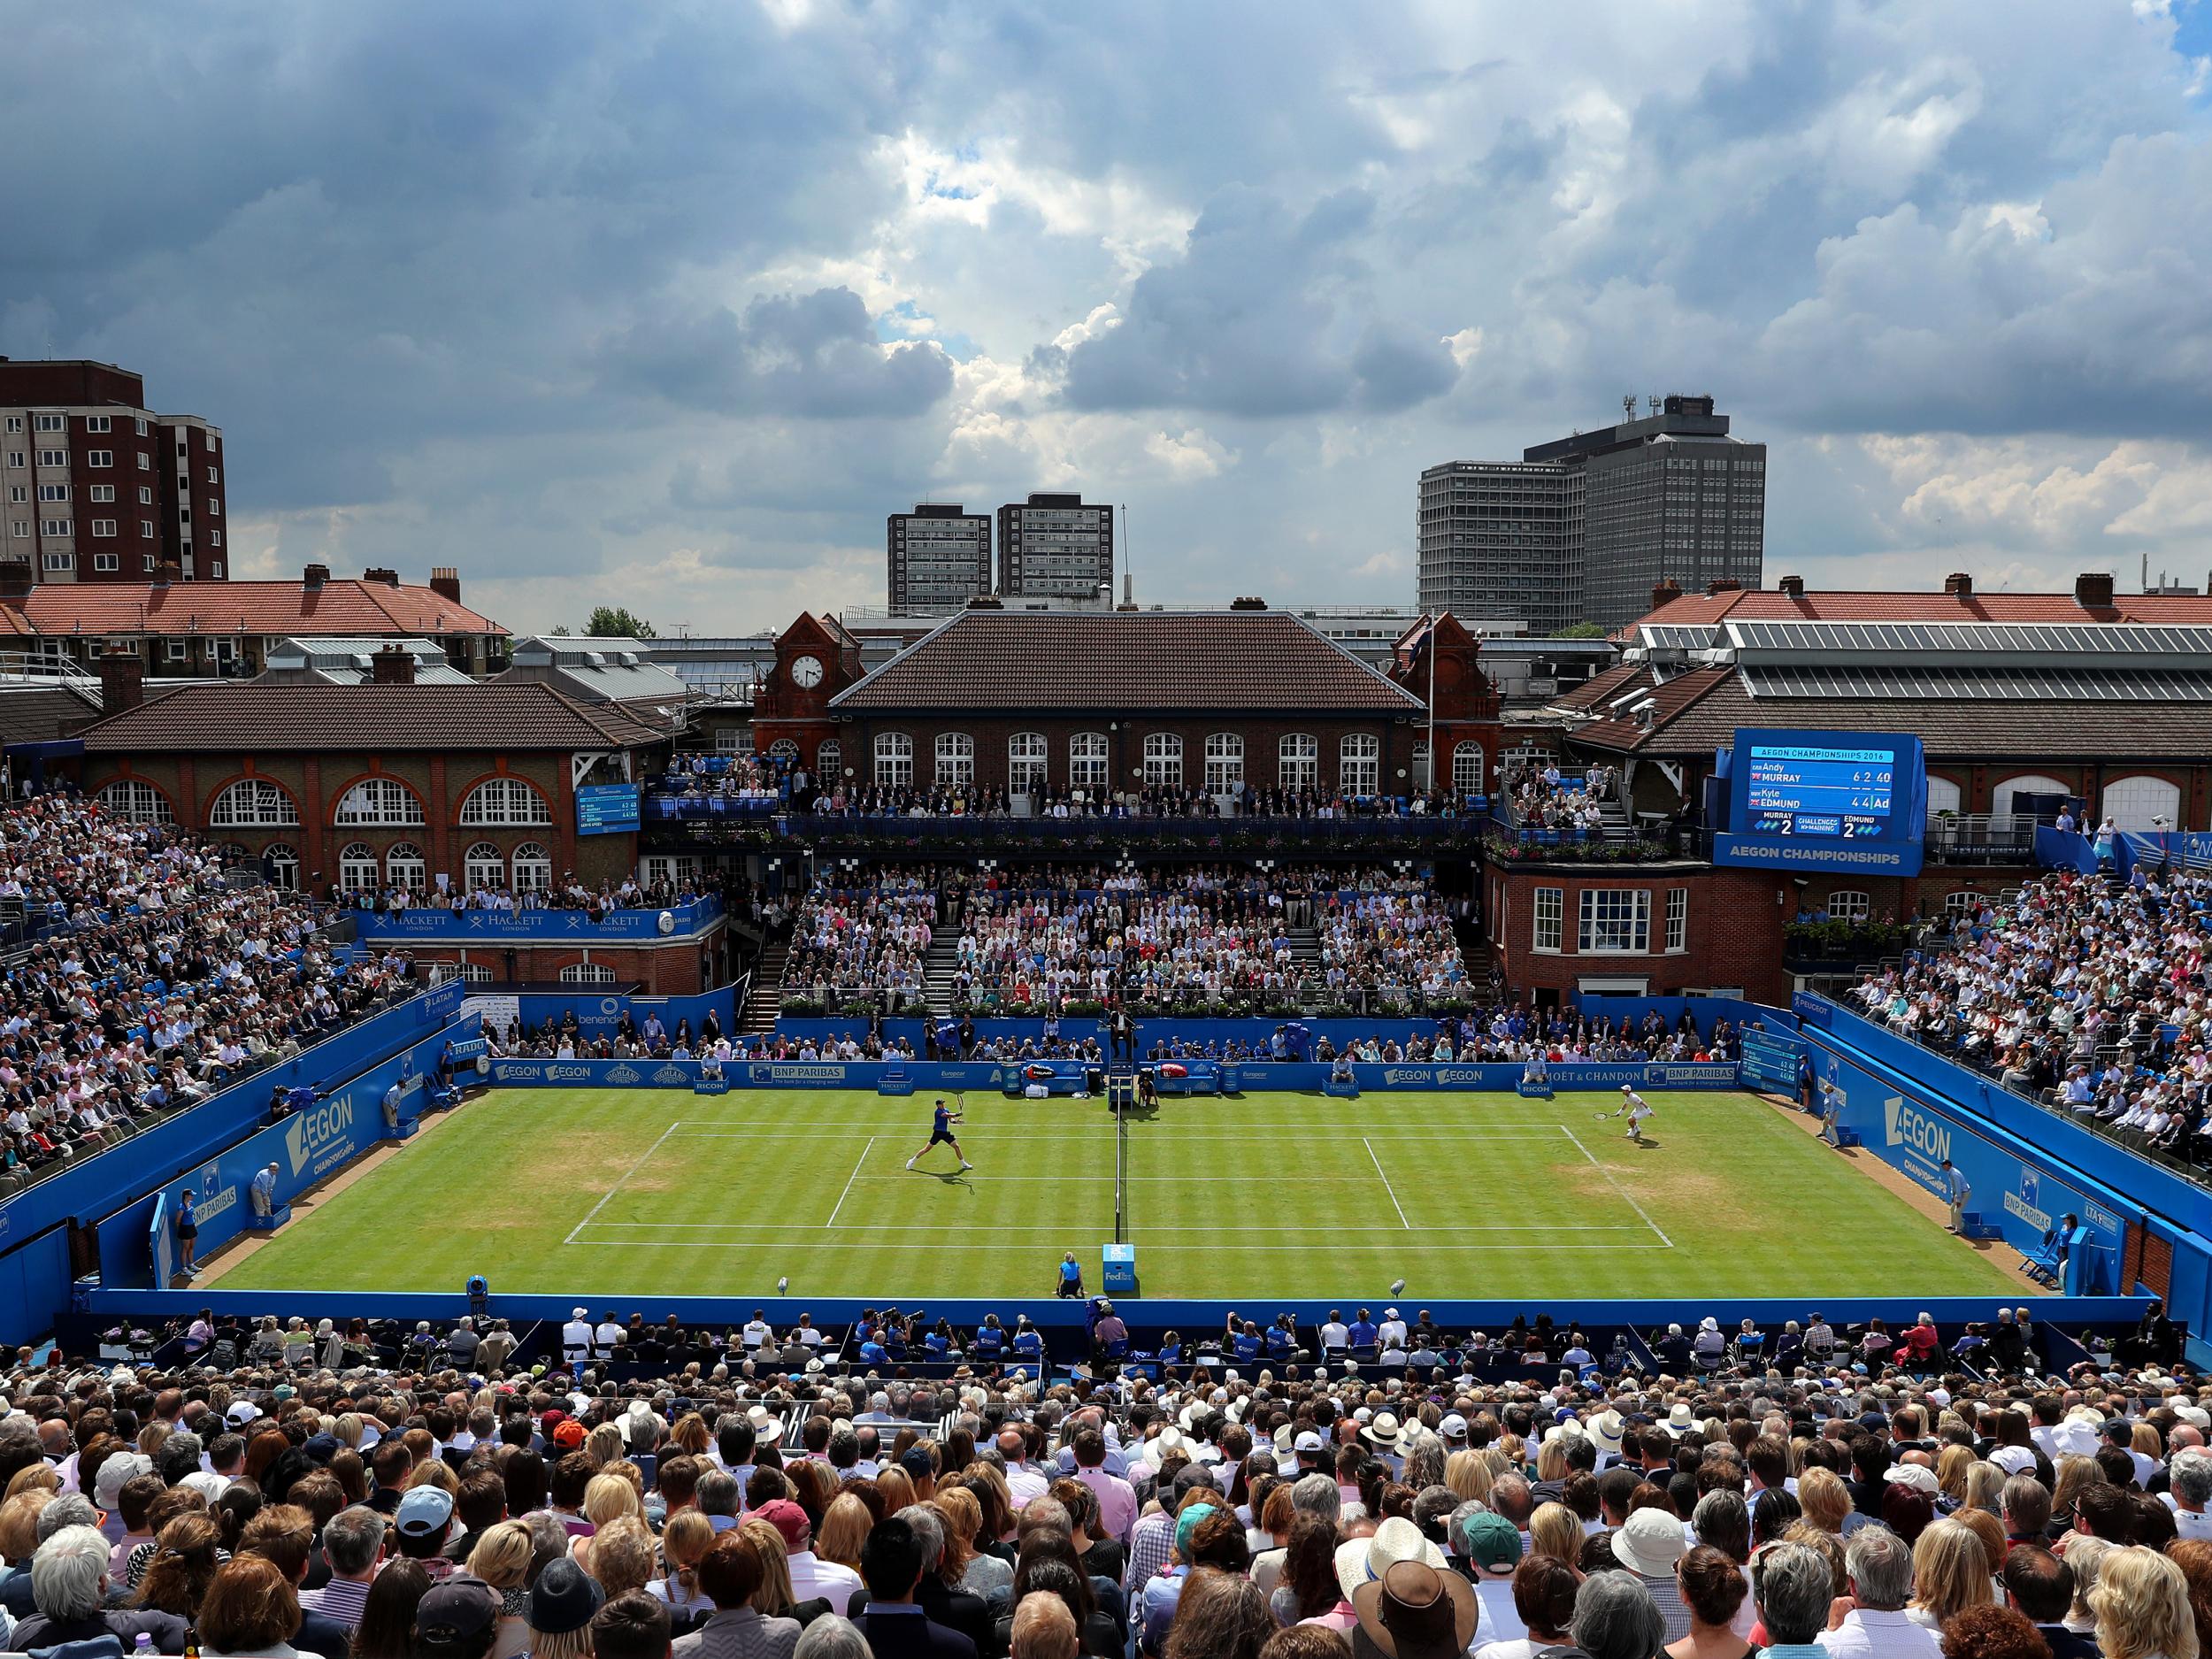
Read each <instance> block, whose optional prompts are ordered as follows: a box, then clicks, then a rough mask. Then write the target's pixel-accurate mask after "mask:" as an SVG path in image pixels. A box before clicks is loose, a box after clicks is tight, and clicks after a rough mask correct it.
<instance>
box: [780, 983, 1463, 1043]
mask: <svg viewBox="0 0 2212 1659" xmlns="http://www.w3.org/2000/svg"><path fill="white" fill-rule="evenodd" d="M1484 990H1485V993H1486V994H1485V995H1482V996H1478V995H1477V994H1476V990H1475V987H1472V986H1471V985H1466V984H1462V985H1460V986H1457V987H1454V988H1452V989H1449V990H1446V991H1441V992H1438V993H1435V994H1433V995H1431V994H1429V993H1426V992H1424V991H1422V990H1421V989H1420V987H1417V986H1391V987H1358V986H1332V985H1329V984H1326V983H1325V982H1324V981H1323V980H1320V979H1312V978H1309V979H1301V980H1297V981H1294V982H1293V983H1292V984H1289V985H1286V986H1269V987H1263V988H1260V989H1256V990H1243V991H1223V992H1219V993H1213V994H1209V993H1202V992H1192V993H1189V994H1187V995H1176V996H1167V997H1153V998H1147V997H1138V998H1135V999H1133V1001H1132V1002H1130V1005H1129V1008H1130V1012H1131V1013H1132V1014H1133V1015H1134V1016H1135V1017H1136V1018H1140V1019H1170V1018H1175V1019H1256V1018H1267V1019H1299V1018H1309V1019H1356V1018H1375V1019H1422V1018H1441V1017H1442V1016H1444V1015H1447V1014H1449V1015H1453V1016H1459V1015H1463V1014H1468V1013H1471V1012H1472V1011H1473V1010H1475V1009H1476V1008H1477V1007H1478V1006H1482V1007H1487V1006H1489V1005H1490V1003H1491V1002H1492V1001H1493V1000H1494V998H1493V997H1492V996H1491V995H1488V994H1487V993H1488V987H1487V985H1486V986H1485V987H1484ZM778 1007H779V1009H780V1012H781V1013H782V1014H783V1015H785V1016H786V1017H787V1018H794V1019H820V1018H855V1019H857V1018H866V1017H867V1016H868V1015H870V1014H872V1013H881V1014H883V1015H885V1016H886V1017H887V1018H905V1019H919V1018H927V1017H929V1016H930V1015H931V1014H932V1013H933V1010H932V1009H931V1007H930V1004H929V996H928V993H927V992H926V991H925V990H923V989H921V988H919V987H912V986H908V987H899V988H896V989H893V988H890V987H884V986H867V985H829V986H820V985H818V986H800V985H790V986H786V987H783V989H782V992H781V994H780V998H779V1002H778ZM949 1008H950V1010H951V1012H952V1016H953V1017H954V1018H957V1017H958V1016H960V1015H962V1014H972V1015H973V1016H975V1018H978V1019H984V1018H991V1019H1041V1018H1044V1016H1045V1013H1046V1010H1045V1007H1044V1005H1043V1004H1041V1003H1037V1002H1020V1001H1018V1000H1016V999H1015V998H1013V997H1011V996H1008V995H994V994H993V993H992V992H990V991H988V990H985V989H977V990H974V991H961V990H958V989H955V990H953V991H952V992H951V993H950V995H949ZM1105 1012H1106V1010H1105V1005H1104V1004H1103V1003H1102V1002H1099V1001H1097V1000H1096V999H1094V998H1089V997H1074V998H1071V999H1070V1000H1069V1001H1067V1002H1064V1003H1063V1004H1062V1006H1061V1009H1060V1013H1061V1016H1062V1018H1066V1019H1096V1018H1102V1017H1103V1016H1104V1014H1105ZM1071 1034H1072V1033H1071Z"/></svg>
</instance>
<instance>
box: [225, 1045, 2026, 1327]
mask: <svg viewBox="0 0 2212 1659" xmlns="http://www.w3.org/2000/svg"><path fill="white" fill-rule="evenodd" d="M1617 1100H1618V1096H1617V1095H1608V1094H1562V1095H1560V1096H1559V1097H1558V1098H1557V1099H1555V1100H1551V1101H1533V1100H1524V1099H1522V1098H1520V1097H1519V1096H1517V1095H1511V1094H1367V1095H1366V1096H1364V1097H1363V1098H1362V1099H1360V1100H1356V1101H1344V1100H1333V1099H1322V1098H1319V1097H1317V1096H1311V1095H1298V1094H1249V1095H1247V1096H1245V1097H1244V1098H1242V1099H1240V1100H1232V1101H1221V1100H1206V1101H1192V1102H1183V1101H1175V1100H1171V1101H1168V1102H1165V1103H1164V1106H1163V1108H1162V1109H1161V1110H1160V1112H1159V1114H1158V1116H1157V1117H1156V1118H1141V1119H1138V1120H1135V1121H1133V1123H1132V1124H1131V1125H1130V1128H1129V1148H1128V1170H1127V1180H1126V1183H1125V1192H1126V1194H1127V1205H1128V1212H1129V1217H1128V1218H1129V1231H1130V1237H1131V1239H1132V1240H1133V1241H1134V1243H1135V1244H1136V1247H1137V1267H1138V1272H1139V1278H1140V1282H1141V1287H1142V1290H1143V1293H1144V1294H1146V1295H1148V1296H1193V1297H1222V1296H1226V1297H1236V1298H1246V1297H1249V1298H1253V1299H1255V1300H1262V1299H1265V1298H1270V1297H1291V1296H1343V1297H1347V1298H1358V1299H1363V1300H1368V1301H1373V1300H1375V1299H1376V1298H1379V1297H1381V1296H1382V1295H1383V1294H1384V1287H1385V1286H1387V1285H1388V1284H1389V1283H1390V1282H1391V1281H1392V1280H1393V1279H1398V1278H1401V1277H1402V1278H1403V1279H1405V1280H1406V1289H1405V1293H1404V1294H1405V1296H1406V1297H1407V1298H1409V1299H1410V1300H1412V1301H1414V1302H1422V1301H1426V1300H1430V1299H1441V1298H1446V1297H1455V1296H1475V1297H1482V1296H1497V1297H1507V1298H1517V1297H1529V1298H1537V1297H1563V1296H1680V1295H1698V1294H1712V1295H1721V1294H1774V1295H1841V1294H1847V1293H1865V1294H1882V1293H1894V1294H1909V1295H1924V1296H1936V1295H1967V1294H1986V1293H1992V1292H1994V1293H1999V1294H2007V1295H2010V1296H2016V1295H2019V1294H2023V1292H2024V1290H2025V1289H2026V1286H2025V1285H2024V1281H2023V1280H2021V1279H2020V1278H2019V1276H2018V1275H2017V1274H2016V1273H2013V1272H2011V1271H2008V1269H2007V1268H2006V1267H2005V1266H2003V1265H2001V1263H2000V1261H1999V1259H1998V1257H1997V1256H1995V1255H1994V1254H1990V1255H1985V1254H1983V1253H1980V1252H1978V1251H1976V1250H1975V1249H1974V1248H1971V1247H1970V1246H1969V1245H1966V1244H1964V1243H1962V1242H1961V1241H1959V1240H1955V1239H1952V1238H1950V1237H1948V1236H1947V1234H1946V1233H1944V1231H1943V1229H1942V1227H1941V1225H1939V1223H1938V1222H1936V1221H1934V1220H1932V1219H1930V1218H1929V1217H1927V1216H1925V1215H1924V1214H1922V1213H1921V1212H1920V1211H1918V1210H1916V1209H1914V1208H1913V1207H1912V1206H1911V1205H1910V1204H1909V1203H1907V1202H1905V1201H1903V1200H1902V1199H1901V1198H1900V1197H1898V1196H1896V1195H1895V1194H1893V1193H1891V1192H1889V1191H1888V1190H1886V1188H1885V1187H1883V1186H1881V1185H1880V1184H1879V1183H1878V1182H1877V1181H1876V1180H1874V1179H1870V1178H1869V1177H1868V1176H1866V1175H1864V1174H1863V1173H1861V1172H1860V1169H1859V1167H1857V1166H1855V1165H1854V1164H1852V1163H1851V1162H1849V1161H1847V1160H1845V1159H1843V1158H1839V1156H1837V1155H1836V1154H1834V1153H1832V1152H1831V1151H1829V1150H1828V1149H1827V1148H1824V1147H1823V1146H1822V1145H1821V1144H1820V1143H1819V1142H1818V1141H1816V1140H1814V1139H1813V1138H1812V1137H1810V1136H1809V1135H1806V1134H1804V1133H1801V1131H1800V1130H1799V1129H1797V1128H1796V1127H1795V1126H1794V1125H1792V1124H1790V1123H1788V1122H1786V1121H1785V1120H1784V1119H1783V1118H1781V1117H1780V1116H1779V1115H1778V1114H1777V1113H1776V1112H1775V1110H1773V1109H1772V1108H1771V1107H1770V1106H1768V1105H1766V1104H1764V1103H1763V1102H1759V1101H1757V1100H1755V1099H1754V1098H1752V1097H1750V1096H1747V1095H1743V1094H1689V1093H1682V1094H1654V1096H1653V1102H1654V1104H1655V1106H1656V1107H1657V1109H1658V1116H1657V1118H1655V1120H1654V1121H1653V1123H1652V1124H1651V1125H1649V1126H1648V1127H1647V1130H1646V1135H1647V1141H1648V1142H1649V1144H1647V1145H1646V1146H1644V1147H1642V1148H1637V1147H1633V1146H1631V1145H1630V1144H1629V1143H1628V1142H1627V1141H1625V1140H1624V1139H1623V1138H1622V1134H1621V1125H1619V1124H1617V1123H1601V1122H1598V1121H1595V1114H1596V1113H1597V1112H1598V1111H1601V1110H1609V1109H1610V1107H1611V1105H1613V1104H1614V1103H1616V1102H1617ZM930 1104H931V1097H930V1096H929V1095H926V1094H921V1095H916V1096H914V1097H912V1098H910V1099H906V1100H895V1099H883V1098H880V1097H879V1096H877V1095H875V1094H857V1093H846V1092H826V1091H818V1090H788V1091H786V1090H776V1091H770V1090H745V1091H733V1092H732V1093H730V1094H722V1095H695V1094H687V1093H678V1092H674V1091H667V1092H664V1091H657V1090H637V1089H612V1088H603V1089H558V1090H556V1089H534V1088H518V1089H501V1090H495V1091H493V1092H492V1093H491V1094H488V1095H487V1096H485V1097H484V1098H482V1099H480V1100H479V1101H477V1102H473V1103H472V1104H470V1105H467V1106H465V1107H464V1108H462V1109H461V1110H459V1111H458V1112H457V1113H456V1114H454V1115H453V1116H452V1117H450V1118H448V1119H445V1120H442V1121H434V1122H433V1124H432V1125H430V1126H429V1127H428V1128H427V1130H426V1132H425V1133H423V1134H422V1135H420V1136H419V1137H418V1138H417V1139H416V1140H415V1141H411V1142H410V1143H409V1144H408V1145H406V1146H405V1147H404V1148H401V1149H400V1150H399V1151H398V1152H397V1154H396V1156H393V1157H391V1158H389V1159H388V1160H387V1161H386V1162H384V1163H383V1164H380V1165H379V1166H377V1167H376V1168H374V1169H372V1170H369V1171H366V1172H365V1173H364V1174H362V1175H361V1176H360V1177H359V1179H356V1180H354V1181H352V1182H351V1183H350V1184H349V1185H347V1186H345V1187H343V1188H342V1190H337V1191H334V1192H331V1193H329V1194H326V1195H325V1196H324V1197H323V1198H322V1200H321V1201H320V1202H319V1203H318V1204H317V1205H316V1206H315V1208H314V1209H313V1210H311V1212H309V1213H307V1214H305V1215H303V1216H302V1217H300V1218H299V1219H297V1220H296V1221H295V1222H294V1223H293V1224H292V1225H290V1226H288V1227H287V1228H286V1229H285V1231H284V1232H283V1233H280V1235H278V1236H277V1237H276V1238H274V1239H273V1240H269V1241H268V1242H267V1243H265V1244H264V1245H263V1246H262V1247H261V1248H259V1249H257V1250H256V1251H254V1252H253V1253H252V1254H250V1255H248V1256H244V1257H243V1258H242V1259H240V1260H237V1261H235V1263H234V1264H231V1265H230V1266H229V1267H228V1270H227V1271H222V1272H221V1273H220V1274H219V1277H217V1278H216V1279H214V1280H213V1281H212V1282H214V1283H216V1284H219V1285H220V1286H222V1287H223V1288H225V1289H266V1288H286V1289H315V1290H386V1291H397V1290H447V1291H451V1290H458V1289H459V1288H460V1287H461V1286H462V1284H463V1283H464V1281H465V1280H466V1279H467V1278H468V1276H469V1275H470V1274H471V1273H476V1272H480V1273H483V1274H484V1275H486V1276H487V1277H488V1279H490V1280H491V1283H492V1286H493V1288H494V1289H495V1290H497V1291H511V1292H545V1293H549V1294H582V1295H588V1296H590V1297H594V1298H596V1297H600V1296H603V1295H605V1296H614V1297H621V1296H625V1295H636V1294H644V1293H649V1292H650V1293H659V1294H727V1295H736V1296H765V1295H772V1294H774V1286H775V1283H776V1280H777V1279H778V1278H779V1277H781V1276H785V1275H788V1277H789V1279H790V1281H791V1288H790V1294H792V1295H795V1296H807V1295H814V1296H829V1295H867V1296H872V1297H883V1298H887V1299H890V1300H895V1301H899V1302H904V1303H907V1304H908V1305H911V1304H912V1303H914V1302H918V1301H926V1300H936V1299H942V1298H945V1297H950V1296H1037V1295H1045V1294H1049V1293H1050V1290H1051V1287H1052V1284H1053V1275H1054V1268H1055V1264H1056V1263H1057V1262H1058V1260H1059V1258H1060V1255H1061V1252H1062V1251H1063V1250H1074V1251H1075V1252H1076V1253H1077V1256H1078V1259H1079V1260H1080V1261H1081V1262H1082V1263H1083V1264H1084V1272H1085V1282H1086V1283H1087V1285H1089V1286H1091V1287H1092V1288H1093V1289H1095V1288H1096V1287H1097V1283H1098V1273H1099V1247H1100V1246H1101V1245H1102V1244H1103V1243H1105V1242H1108V1241H1110V1240H1111V1239H1112V1238H1113V1236H1114V1190H1115V1181H1114V1168H1115V1148H1114V1125H1113V1121H1112V1118H1111V1117H1110V1115H1109V1113H1108V1112H1107V1110H1106V1109H1105V1107H1104V1105H1103V1104H1102V1103H1101V1102H1096V1101H1068V1100H1056V1101H1051V1102H1023V1101H1010V1100H1006V1099H1004V1098H1002V1096H1000V1095H997V1094H970V1095H969V1096H968V1108H969V1115H968V1119H967V1122H966V1123H965V1124H964V1125H963V1126H962V1128H961V1130H960V1134H961V1143H962V1145H963V1146H964V1148H966V1150H967V1153H968V1156H970V1157H971V1158H972V1159H973V1160H974V1162H975V1164H976V1165H977V1167H976V1168H975V1169H974V1170H973V1171H971V1172H969V1173H968V1174H966V1175H962V1176H955V1175H953V1174H952V1172H951V1171H953V1169H954V1167H955V1164H956V1160H955V1159H954V1158H953V1156H952V1155H951V1153H950V1151H949V1149H948V1148H943V1147H939V1148H936V1149H935V1150H934V1151H933V1153H932V1154H931V1155H930V1156H929V1157H928V1158H927V1159H926V1160H924V1163H923V1167H922V1170H921V1171H916V1172H913V1173H910V1172H908V1171H906V1170H905V1168H904V1167H903V1165H904V1164H905V1161H906V1159H907V1158H908V1157H909V1156H911V1155H912V1154H913V1152H914V1151H915V1150H916V1148H918V1147H919V1146H920V1145H921V1144H922V1143H923V1142H924V1141H926V1140H927V1139H928V1137H929V1117H930ZM2007 1259H2008V1258H2007Z"/></svg>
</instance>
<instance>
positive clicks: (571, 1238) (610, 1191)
mask: <svg viewBox="0 0 2212 1659" xmlns="http://www.w3.org/2000/svg"><path fill="white" fill-rule="evenodd" d="M674 1133H676V1125H674V1124H671V1125H668V1127H667V1128H665V1129H664V1130H662V1131H661V1133H660V1141H654V1142H653V1144H652V1145H651V1146H649V1147H648V1148H645V1150H644V1151H642V1152H641V1153H639V1154H638V1160H637V1162H636V1163H635V1164H632V1165H630V1167H629V1168H628V1169H626V1170H625V1171H622V1174H621V1176H620V1178H619V1179H617V1180H616V1182H615V1184H614V1185H613V1186H612V1187H609V1188H607V1190H606V1191H605V1192H603V1193H602V1194H600V1196H599V1202H597V1203H595V1204H594V1205H593V1206H592V1207H591V1208H590V1209H589V1210H587V1211H586V1212H585V1214H584V1218H583V1219H582V1220H581V1221H580V1222H578V1223H577V1224H576V1225H575V1226H573V1227H572V1228H571V1229H570V1230H569V1234H568V1237H567V1238H565V1239H563V1240H561V1242H562V1243H563V1244H572V1243H574V1242H575V1241H576V1235H577V1234H578V1233H581V1232H582V1231H583V1230H584V1229H585V1228H586V1227H588V1226H589V1225H591V1218H592V1217H594V1216H595V1215H597V1214H598V1213H599V1212H600V1211H601V1210H604V1209H605V1208H606V1207H607V1201H608V1200H609V1199H611V1198H612V1197H613V1196H614V1195H615V1194H617V1193H618V1192H620V1191H621V1190H622V1183H623V1182H624V1181H626V1180H628V1179H630V1177H632V1176H633V1175H635V1174H636V1173H637V1172H638V1171H640V1170H641V1169H643V1168H644V1167H645V1162H646V1160H647V1159H648V1158H649V1157H651V1156H653V1154H655V1153H656V1152H658V1151H659V1150H660V1149H661V1141H665V1140H667V1139H668V1137H669V1136H671V1135H672V1134H674Z"/></svg>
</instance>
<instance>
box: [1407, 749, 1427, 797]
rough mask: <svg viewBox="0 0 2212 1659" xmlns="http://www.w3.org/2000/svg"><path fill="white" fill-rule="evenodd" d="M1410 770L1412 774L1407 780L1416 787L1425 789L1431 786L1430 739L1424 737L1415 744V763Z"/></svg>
mask: <svg viewBox="0 0 2212 1659" xmlns="http://www.w3.org/2000/svg"><path fill="white" fill-rule="evenodd" d="M1409 773H1410V776H1409V778H1408V779H1407V782H1409V784H1410V785H1411V786H1412V787H1414V788H1416V789H1425V788H1427V787H1429V742H1428V739H1426V738H1422V739H1421V740H1420V741H1417V742H1416V743H1415V744H1414V746H1413V764H1412V766H1411V767H1410V768H1409Z"/></svg>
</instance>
